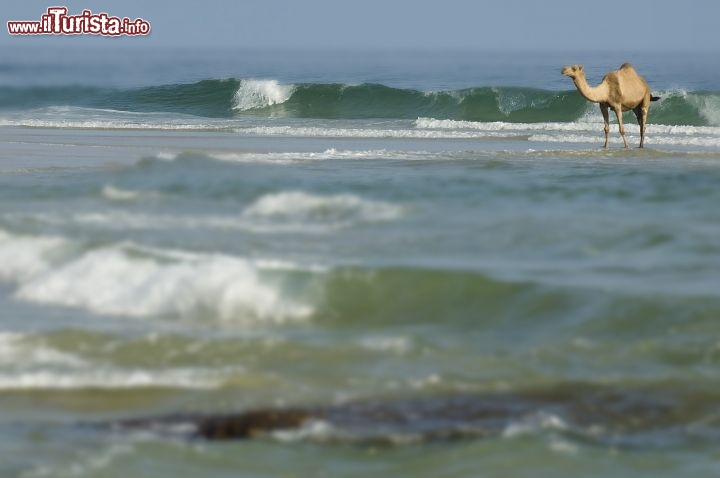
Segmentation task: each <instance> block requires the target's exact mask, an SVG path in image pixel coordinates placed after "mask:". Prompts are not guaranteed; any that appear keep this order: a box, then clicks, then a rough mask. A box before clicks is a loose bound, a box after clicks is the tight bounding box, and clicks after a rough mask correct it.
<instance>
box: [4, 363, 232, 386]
mask: <svg viewBox="0 0 720 478" xmlns="http://www.w3.org/2000/svg"><path fill="white" fill-rule="evenodd" d="M221 384H222V377H221V376H219V375H218V374H215V375H213V374H212V373H211V371H209V370H207V369H190V368H179V369H162V370H143V369H136V370H123V369H116V368H107V367H93V368H90V367H84V368H81V369H76V370H47V369H45V370H31V371H19V372H6V373H3V372H0V390H38V389H43V390H44V389H51V390H70V389H81V388H98V389H118V388H139V387H150V388H189V389H209V388H215V387H218V386H219V385H221Z"/></svg>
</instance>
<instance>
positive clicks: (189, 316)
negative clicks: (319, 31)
mask: <svg viewBox="0 0 720 478" xmlns="http://www.w3.org/2000/svg"><path fill="white" fill-rule="evenodd" d="M74 48H76V47H74ZM113 48H114V49H113V50H112V51H111V52H107V51H103V50H102V49H100V48H94V49H67V50H60V49H41V48H36V47H33V46H27V47H22V48H16V49H3V50H2V51H1V52H0V476H2V477H6V476H7V477H23V478H30V477H128V476H154V477H170V476H172V477H173V478H183V477H197V476H207V477H211V476H212V477H215V476H217V477H220V476H223V477H224V476H248V477H250V476H252V477H264V476H267V477H270V476H273V477H275V476H333V477H336V476H363V477H365V476H393V477H397V476H412V477H435V476H456V477H461V476H462V477H465V476H473V477H476V476H492V477H499V476H507V477H521V476H532V477H543V476H547V477H553V478H558V477H577V476H596V477H613V478H618V477H653V478H657V477H670V476H673V477H674V476H694V477H701V476H707V477H711V476H718V474H720V454H719V453H718V449H719V448H718V444H719V442H720V321H719V319H720V241H719V239H718V238H720V208H719V207H718V204H720V187H718V185H719V184H720V65H719V64H718V63H717V61H716V55H714V54H711V53H642V52H635V53H633V52H629V53H628V52H625V53H617V52H608V53H599V52H595V53H593V52H590V53H587V52H585V53H584V52H499V51H498V52H494V51H479V52H476V51H452V52H440V51H438V52H423V51H407V52H400V51H367V52H365V51H349V52H348V51H345V52H343V51H323V52H312V51H275V50H267V51H249V50H243V49H226V50H212V51H210V50H180V49H178V50H174V49H165V50H148V51H141V50H127V51H126V50H118V49H117V48H115V47H113ZM626 61H630V62H632V63H633V64H634V65H635V67H636V69H637V70H638V72H639V73H640V74H642V75H644V76H645V77H646V78H647V80H648V82H649V84H650V86H651V88H652V91H653V94H654V95H657V96H660V97H661V99H660V100H659V101H658V102H655V103H653V104H652V106H651V108H650V113H649V119H648V122H649V125H648V128H647V137H646V147H645V148H644V149H637V148H636V146H637V145H638V143H639V129H638V127H637V124H636V122H635V119H634V117H632V116H631V114H630V115H628V116H626V118H625V124H626V128H627V130H628V136H629V138H628V139H629V142H630V144H631V148H630V149H623V148H622V141H621V139H620V136H619V134H618V131H617V124H616V123H614V122H613V124H611V136H610V147H609V148H608V149H606V150H604V149H602V148H601V145H602V142H603V131H602V119H601V116H600V112H599V108H598V107H597V105H593V104H589V103H588V102H587V101H585V100H584V99H583V98H582V97H581V96H580V95H579V94H578V93H577V92H576V90H575V88H574V86H573V84H572V82H571V80H570V79H569V78H566V77H564V76H562V75H561V74H560V69H561V67H562V66H564V65H566V64H572V63H582V64H584V66H585V70H586V72H587V76H588V80H589V82H590V83H591V84H597V83H599V82H600V80H601V78H602V76H603V74H604V73H605V72H606V71H608V70H611V69H614V68H617V67H619V66H620V65H621V64H622V63H624V62H626ZM290 415H292V416H290ZM258 416H260V417H265V418H263V419H262V420H261V421H263V420H265V422H267V423H270V424H269V425H268V424H267V423H266V424H265V425H263V424H260V425H252V426H251V427H250V429H249V431H248V430H244V431H242V433H241V432H238V431H237V430H236V431H233V429H232V427H231V426H230V425H228V423H229V422H230V421H232V420H235V421H236V422H237V423H239V422H241V421H242V423H248V422H247V420H248V417H258ZM268 417H270V418H268ZM278 417H279V418H278ZM283 417H285V418H283ZM292 417H301V418H302V419H299V420H295V419H294V418H292ZM243 420H245V421H243ZM290 422H293V423H290ZM218 423H219V424H218ZM209 424H213V425H212V427H215V428H213V430H214V431H213V432H212V433H211V432H207V430H209V429H210V428H209V427H211V426H210V425H209ZM217 429H221V430H220V432H217V433H215V432H216V431H217ZM246 432H247V433H246ZM213 433H214V434H215V435H218V436H210V435H212V434H213ZM222 434H228V435H233V434H235V435H234V436H230V437H229V438H235V439H224V440H216V439H215V438H221V437H220V436H219V435H222ZM241 435H242V436H241ZM226 438H227V437H226Z"/></svg>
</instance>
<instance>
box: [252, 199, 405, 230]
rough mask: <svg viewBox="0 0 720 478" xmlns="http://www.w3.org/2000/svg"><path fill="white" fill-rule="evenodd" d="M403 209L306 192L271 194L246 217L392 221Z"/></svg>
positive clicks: (311, 220)
mask: <svg viewBox="0 0 720 478" xmlns="http://www.w3.org/2000/svg"><path fill="white" fill-rule="evenodd" d="M402 213H403V209H402V207H400V206H397V205H395V204H390V203H387V202H382V201H373V200H369V199H363V198H361V197H358V196H355V195H352V194H336V195H331V196H320V195H315V194H308V193H305V192H302V191H283V192H279V193H273V194H267V195H265V196H262V197H260V198H259V199H258V200H256V201H255V202H254V203H252V204H251V205H249V206H248V207H247V208H246V209H245V211H243V216H244V217H246V218H262V219H273V220H289V221H296V222H297V221H299V222H301V223H304V222H308V221H310V222H318V221H319V222H335V223H339V222H345V221H352V222H357V221H369V222H372V221H391V220H394V219H397V218H398V217H400V216H401V215H402Z"/></svg>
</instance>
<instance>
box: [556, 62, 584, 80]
mask: <svg viewBox="0 0 720 478" xmlns="http://www.w3.org/2000/svg"><path fill="white" fill-rule="evenodd" d="M560 73H562V74H563V75H565V76H569V77H570V78H572V79H575V78H577V77H578V76H579V75H582V74H583V73H584V72H583V67H582V65H570V66H566V67H564V68H563V69H562V70H561V72H560Z"/></svg>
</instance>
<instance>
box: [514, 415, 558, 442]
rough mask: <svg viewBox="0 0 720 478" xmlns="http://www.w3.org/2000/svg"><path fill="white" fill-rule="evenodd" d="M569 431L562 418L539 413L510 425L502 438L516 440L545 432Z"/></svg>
mask: <svg viewBox="0 0 720 478" xmlns="http://www.w3.org/2000/svg"><path fill="white" fill-rule="evenodd" d="M567 429H568V425H567V423H566V422H565V420H563V419H562V418H561V417H559V416H557V415H555V414H552V413H548V412H543V411H538V412H537V413H533V414H530V415H528V416H526V417H523V418H522V419H520V420H518V421H514V422H512V423H510V424H508V425H507V427H505V429H504V430H503V433H502V436H503V437H504V438H516V437H519V436H525V435H532V434H536V433H540V432H543V431H566V430H567Z"/></svg>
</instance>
